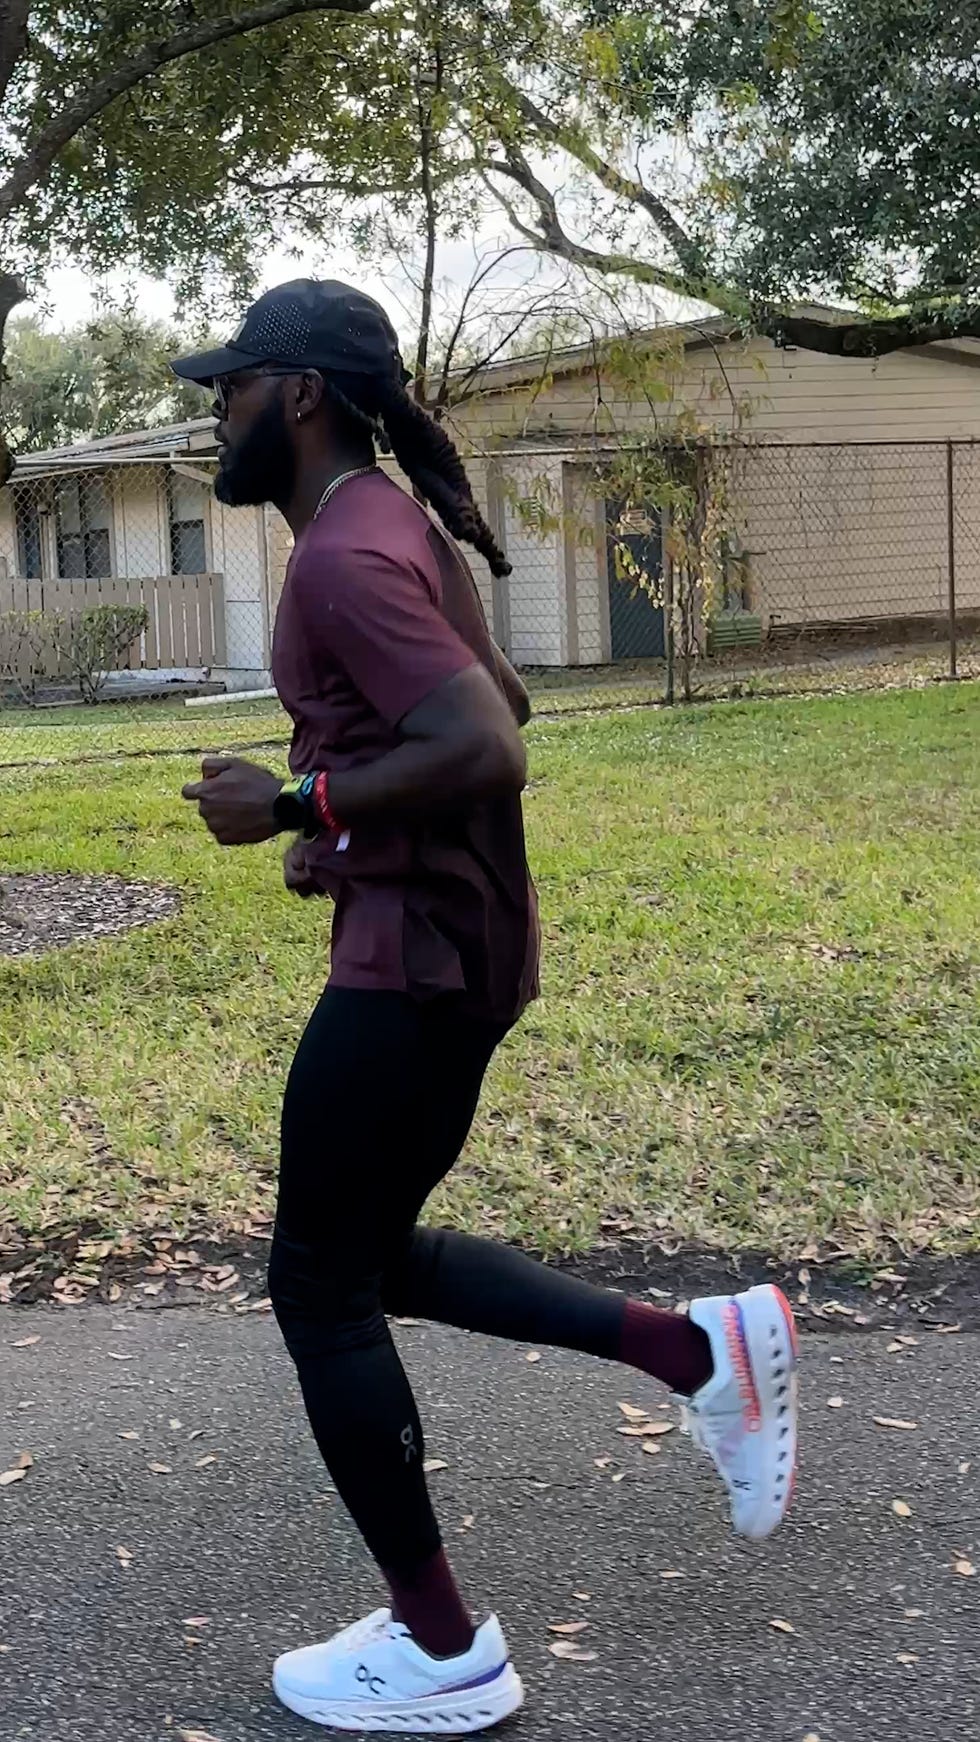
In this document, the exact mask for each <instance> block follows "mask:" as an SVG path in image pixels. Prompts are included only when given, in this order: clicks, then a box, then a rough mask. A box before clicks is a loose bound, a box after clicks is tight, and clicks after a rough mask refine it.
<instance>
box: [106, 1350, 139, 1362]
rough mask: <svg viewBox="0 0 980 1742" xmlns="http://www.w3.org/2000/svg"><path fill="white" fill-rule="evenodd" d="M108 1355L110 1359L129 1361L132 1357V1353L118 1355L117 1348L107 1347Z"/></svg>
mask: <svg viewBox="0 0 980 1742" xmlns="http://www.w3.org/2000/svg"><path fill="white" fill-rule="evenodd" d="M108 1355H109V1360H110V1361H131V1360H132V1359H133V1357H132V1355H120V1353H119V1351H118V1350H117V1349H109V1350H108Z"/></svg>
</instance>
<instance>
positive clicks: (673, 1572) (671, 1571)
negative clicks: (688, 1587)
mask: <svg viewBox="0 0 980 1742" xmlns="http://www.w3.org/2000/svg"><path fill="white" fill-rule="evenodd" d="M660 1577H661V1578H662V1579H682V1578H683V1577H684V1574H683V1573H681V1572H678V1570H677V1568H676V1567H668V1568H667V1571H666V1572H664V1573H661V1574H660Z"/></svg>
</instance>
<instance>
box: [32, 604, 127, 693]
mask: <svg viewBox="0 0 980 1742" xmlns="http://www.w3.org/2000/svg"><path fill="white" fill-rule="evenodd" d="M148 621H149V617H148V613H147V610H146V606H145V605H90V606H88V608H87V609H86V610H84V611H79V612H77V613H75V614H74V615H73V616H70V617H61V618H60V619H59V621H58V627H57V629H56V632H55V640H56V645H57V649H58V654H59V657H60V659H61V662H62V664H63V665H64V666H65V667H66V668H67V669H68V670H69V671H70V672H71V674H72V676H73V677H74V678H75V679H76V680H77V682H78V687H79V690H80V692H81V696H82V700H83V701H84V702H89V703H91V702H96V701H98V699H99V695H100V693H101V691H102V689H103V688H104V686H105V681H106V678H107V677H108V676H109V673H110V672H111V671H115V670H116V669H117V667H118V664H119V661H120V659H121V658H122V656H123V654H124V653H125V652H126V651H127V649H128V648H130V647H131V646H132V644H133V642H134V641H135V640H136V638H137V636H139V635H142V633H143V631H144V629H145V628H146V625H147V623H148Z"/></svg>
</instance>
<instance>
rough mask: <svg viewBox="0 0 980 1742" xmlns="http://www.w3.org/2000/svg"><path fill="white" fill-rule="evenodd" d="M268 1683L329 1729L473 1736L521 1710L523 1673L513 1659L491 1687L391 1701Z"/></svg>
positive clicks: (293, 1706)
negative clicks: (324, 1695)
mask: <svg viewBox="0 0 980 1742" xmlns="http://www.w3.org/2000/svg"><path fill="white" fill-rule="evenodd" d="M272 1686H273V1690H274V1692H275V1695H276V1698H277V1699H278V1700H280V1701H281V1702H282V1704H283V1705H284V1706H287V1707H288V1708H289V1710H290V1711H291V1712H295V1713H296V1714H297V1716H298V1717H300V1718H309V1719H310V1721H311V1723H314V1724H323V1725H325V1726H326V1727H327V1728H328V1729H331V1730H351V1731H355V1732H357V1733H358V1734H359V1735H362V1736H367V1735H370V1736H379V1735H389V1736H473V1735H475V1734H476V1732H477V1731H478V1730H491V1729H493V1727H494V1725H495V1724H502V1723H503V1722H504V1720H505V1719H506V1718H510V1717H512V1716H513V1714H514V1713H515V1712H517V1711H519V1710H520V1708H521V1706H522V1705H523V1704H524V1688H523V1685H522V1683H521V1678H520V1676H519V1675H518V1674H517V1671H516V1670H515V1669H514V1667H513V1665H512V1664H508V1665H507V1668H506V1670H505V1671H504V1673H503V1675H501V1676H498V1677H497V1679H496V1680H495V1681H494V1682H493V1684H492V1687H491V1688H473V1689H471V1690H468V1691H467V1692H466V1693H465V1694H462V1693H456V1694H435V1695H433V1696H432V1697H431V1698H429V1699H421V1700H409V1701H407V1702H406V1703H405V1704H404V1705H399V1704H396V1703H395V1702H393V1701H392V1702H389V1701H382V1700H378V1701H377V1702H374V1701H372V1703H371V1707H370V1710H365V1707H364V1702H363V1700H336V1701H332V1702H329V1703H328V1702H327V1701H324V1700H316V1699H310V1698H308V1697H306V1696H305V1695H302V1694H297V1693H294V1692H292V1690H291V1689H290V1688H288V1687H286V1686H285V1685H284V1684H283V1683H282V1681H281V1678H280V1677H279V1676H278V1675H275V1674H274V1675H273V1678H272Z"/></svg>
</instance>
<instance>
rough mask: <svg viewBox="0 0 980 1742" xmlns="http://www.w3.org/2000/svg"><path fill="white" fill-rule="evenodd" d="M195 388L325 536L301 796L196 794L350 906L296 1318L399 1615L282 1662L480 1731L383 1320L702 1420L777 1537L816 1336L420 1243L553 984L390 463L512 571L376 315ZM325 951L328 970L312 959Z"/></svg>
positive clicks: (451, 578) (435, 549) (200, 364)
mask: <svg viewBox="0 0 980 1742" xmlns="http://www.w3.org/2000/svg"><path fill="white" fill-rule="evenodd" d="M174 367H175V369H176V372H177V374H178V375H180V376H182V377H183V378H184V379H186V380H190V381H195V382H198V383H200V384H201V385H202V386H204V385H210V386H212V388H213V393H214V407H215V413H216V416H217V418H218V429H217V441H218V448H219V452H220V462H219V468H218V476H217V481H216V485H215V489H216V493H217V495H218V496H219V498H220V499H221V501H222V502H225V503H232V504H234V503H241V504H261V503H265V502H267V501H271V502H274V503H275V504H276V506H277V507H278V508H279V509H281V511H282V513H283V514H284V515H285V517H286V520H287V521H288V522H289V525H290V526H291V528H292V530H293V534H294V536H295V541H296V542H295V548H294V550H293V554H292V557H291V560H290V563H289V569H288V572H287V575H286V580H285V584H284V587H283V593H282V599H281V601H280V605H279V612H278V618H277V621H276V628H275V638H274V647H273V671H274V677H275V682H276V687H277V689H278V691H279V694H280V696H281V698H282V701H283V704H284V706H285V707H286V709H287V710H288V712H289V714H290V715H291V717H292V720H293V723H294V731H293V740H292V750H291V755H290V765H291V769H292V773H293V776H294V778H293V779H292V780H291V781H290V782H289V783H288V784H285V785H284V784H283V783H282V782H281V781H280V780H279V779H278V778H277V777H276V776H275V775H273V774H271V773H269V772H268V771H266V770H265V769H261V768H256V767H253V766H252V765H251V764H249V763H244V762H239V761H234V760H232V761H225V760H223V759H220V758H216V759H209V760H208V761H207V762H206V763H205V766H204V769H203V775H204V778H203V779H202V780H201V781H200V782H197V783H195V784H193V785H191V786H188V787H187V788H185V792H184V796H185V798H187V799H189V800H191V801H193V802H194V803H196V804H197V805H198V806H199V807H200V812H201V815H202V817H203V819H204V821H205V823H206V824H207V826H208V828H209V829H210V830H211V832H212V834H213V835H214V836H215V837H216V839H217V840H218V841H219V842H221V843H222V844H223V845H225V846H234V845H239V844H243V843H247V842H255V841H264V840H268V839H271V838H272V837H273V836H274V835H276V834H278V833H280V832H283V831H291V832H294V833H295V834H296V840H295V841H294V842H293V844H292V845H291V846H290V847H289V848H288V850H287V853H286V881H287V884H288V886H289V887H290V888H292V889H294V890H296V892H297V893H298V894H300V895H302V896H308V895H311V894H323V893H326V894H329V895H330V896H331V897H332V898H333V902H334V918H333V937H332V951H331V966H330V978H329V981H328V984H327V988H326V990H325V992H324V993H323V996H322V998H321V999H320V1002H319V1004H318V1005H317V1008H316V1010H315V1011H314V1013H313V1016H312V1018H311V1020H310V1023H309V1026H308V1028H307V1030H306V1033H305V1035H304V1036H303V1039H302V1040H301V1042H300V1045H299V1050H298V1052H297V1054H296V1058H295V1061H294V1063H293V1066H292V1070H291V1072H290V1075H289V1081H288V1084H287V1088H286V1094H285V1102H284V1106H283V1114H282V1152H281V1172H280V1181H279V1201H278V1209H277V1215H276V1226H275V1236H274V1240H273V1245H272V1253H271V1261H270V1272H269V1292H270V1295H271V1298H272V1303H273V1307H274V1310H275V1313H276V1317H277V1319H278V1322H279V1325H280V1328H281V1330H282V1333H283V1336H284V1339H285V1341H286V1344H287V1346H288V1348H289V1351H290V1354H291V1355H292V1358H293V1360H294V1362H295V1364H296V1368H297V1371H298V1375H299V1381H300V1385H301V1387H302V1392H303V1397H304V1401H305V1403H306V1408H307V1412H308V1414H309V1418H310V1423H311V1426H312V1428H313V1432H314V1434H315V1436H316V1440H317V1444H318V1446H319V1448H320V1451H321V1453H322V1455H323V1459H324V1462H325V1463H326V1465H327V1468H328V1470H329V1472H330V1476H331V1478H332V1480H333V1483H334V1485H335V1486H336V1489H337V1492H338V1493H339V1495H340V1496H341V1498H342V1500H343V1501H344V1503H345V1504H346V1506H347V1507H348V1509H349V1511H350V1513H351V1515H352V1517H353V1519H354V1521H355V1523H356V1525H357V1527H358V1529H359V1530H360V1532H361V1534H362V1536H363V1538H364V1540H365V1542H366V1544H367V1546H368V1548H369V1550H370V1552H371V1554H372V1555H373V1557H374V1559H375V1561H376V1562H377V1565H378V1567H379V1569H380V1571H381V1574H382V1575H383V1579H384V1582H385V1584H386V1585H387V1588H388V1591H389V1593H390V1604H389V1606H388V1607H385V1608H382V1609H379V1610H378V1611H377V1612H376V1613H374V1614H372V1615H370V1616H369V1617H368V1618H367V1620H365V1621H363V1622H359V1623H358V1624H356V1625H355V1626H354V1627H350V1628H347V1629H346V1630H345V1631H344V1632H342V1633H340V1634H338V1635H337V1636H336V1637H335V1638H333V1639H330V1640H328V1641H327V1642H326V1643H324V1644H317V1645H311V1646H307V1647H305V1648H304V1649H302V1650H298V1651H292V1652H289V1653H287V1654H286V1656H284V1657H281V1658H280V1659H279V1661H278V1662H277V1663H276V1665H275V1671H274V1687H275V1690H276V1693H277V1694H278V1695H279V1698H280V1699H281V1700H282V1701H283V1702H284V1703H285V1704H286V1705H287V1706H289V1707H290V1708H291V1709H292V1710H293V1711H294V1712H298V1713H300V1714H302V1715H303V1716H305V1717H308V1718H311V1719H313V1720H314V1722H316V1723H320V1724H324V1725H329V1726H332V1727H333V1728H335V1729H339V1730H353V1731H362V1732H379V1731H388V1732H398V1733H404V1732H406V1731H408V1732H417V1731H419V1730H425V1731H429V1730H430V1729H431V1731H432V1732H433V1733H436V1732H437V1731H438V1733H439V1734H440V1735H448V1736H453V1735H463V1734H468V1733H470V1732H472V1731H477V1730H483V1729H488V1728H490V1727H491V1726H492V1725H494V1724H496V1723H498V1722H499V1721H500V1720H501V1719H503V1718H505V1717H507V1716H508V1714H510V1713H511V1712H513V1711H515V1710H516V1709H517V1707H518V1706H519V1705H520V1704H521V1702H522V1699H523V1691H522V1688H521V1683H520V1680H519V1678H518V1675H517V1672H516V1670H515V1669H514V1667H513V1665H512V1663H511V1661H510V1658H509V1655H508V1651H507V1646H506V1644H505V1641H504V1636H503V1633H502V1631H501V1628H500V1625H499V1623H498V1621H497V1620H496V1618H495V1617H493V1616H491V1617H490V1619H488V1620H485V1621H483V1622H482V1624H481V1625H476V1624H475V1623H474V1621H473V1619H472V1615H471V1611H470V1609H469V1607H468V1605H467V1603H466V1601H465V1600H464V1598H463V1596H462V1595H461V1593H460V1591H459V1589H458V1587H457V1585H456V1582H455V1580H454V1577H453V1573H452V1570H451V1568H450V1566H449V1563H448V1561H447V1558H446V1554H445V1551H444V1549H443V1546H442V1542H441V1538H440V1534H439V1527H438V1525H437V1523H436V1519H435V1516H434V1514H433V1510H432V1506H431V1504H430V1500H429V1495H428V1492H427V1488H426V1480H425V1474H424V1458H425V1446H424V1442H423V1437H422V1427H421V1423H420V1421H419V1417H418V1412H417V1410H416V1406H415V1400H414V1398H413V1396H412V1392H411V1388H410V1386H409V1383H408V1380H407V1378H406V1375H405V1372H404V1369H403V1368H402V1365H401V1362H400V1360H399V1358H398V1353H397V1350H396V1348H395V1345H394V1343H393V1341H392V1338H391V1335H390V1332H389V1330H388V1323H387V1317H386V1315H388V1314H395V1315H404V1316H406V1317H413V1318H421V1319H433V1320H436V1321H438V1322H439V1323H441V1324H448V1325H455V1326H459V1327H461V1328H462V1329H464V1330H469V1331H480V1332H483V1333H485V1334H489V1335H492V1336H500V1337H510V1338H515V1339H518V1340H520V1341H526V1342H531V1343H536V1344H552V1345H555V1346H558V1347H561V1348H566V1349H577V1350H582V1351H585V1352H586V1353H588V1354H592V1355H596V1356H599V1357H601V1358H602V1359H604V1360H608V1361H620V1362H623V1363H625V1364H626V1365H628V1366H631V1367H634V1368H636V1369H637V1370H639V1371H640V1372H642V1373H646V1374H649V1375H650V1376H651V1377H653V1378H654V1379H657V1380H660V1381H661V1382H662V1383H663V1384H665V1385H667V1386H669V1387H670V1388H671V1389H672V1390H673V1391H674V1392H675V1393H676V1394H678V1396H680V1397H681V1398H683V1399H684V1401H685V1403H686V1404H687V1407H688V1411H689V1415H690V1420H691V1424H692V1428H693V1431H694V1434H695V1437H696V1438H697V1439H698V1441H699V1442H700V1444H701V1445H702V1446H703V1447H704V1448H705V1449H706V1450H707V1451H708V1452H709V1453H710V1454H711V1457H712V1458H713V1460H714V1463H715V1466H716V1468H717V1470H718V1473H719V1475H720V1476H721V1478H722V1480H723V1482H724V1484H725V1486H726V1488H727V1491H728V1494H729V1497H730V1502H731V1509H732V1517H733V1522H734V1525H735V1528H736V1530H738V1531H740V1532H741V1533H742V1534H743V1535H746V1536H750V1537H764V1536H768V1535H769V1533H770V1532H771V1531H772V1530H773V1529H775V1527H776V1525H777V1524H778V1523H779V1521H780V1520H781V1518H782V1517H783V1515H784V1513H785V1511H786V1508H787V1506H788V1504H789V1500H790V1495H791V1491H792V1485H793V1475H794V1468H795V1461H796V1386H795V1342H794V1335H793V1324H792V1315H791V1313H790V1310H789V1307H788V1305H787V1303H786V1302H785V1300H784V1299H783V1297H782V1296H781V1295H780V1293H779V1291H778V1290H777V1289H775V1288H770V1287H762V1288H753V1289H750V1290H748V1292H747V1293H745V1294H741V1295H736V1296H722V1297H718V1298H713V1299H705V1300H698V1301H695V1302H693V1303H692V1305H691V1307H690V1310H689V1312H687V1313H671V1312H665V1311H662V1310H661V1309H660V1308H658V1307H655V1306H652V1305H649V1304H648V1303H647V1302H645V1301H637V1300H628V1299H626V1298H625V1297H624V1296H622V1295H619V1294H616V1293H612V1292H608V1291H606V1290H603V1289H599V1288H594V1287H592V1286H590V1285H589V1284H587V1283H584V1282H580V1281H577V1280H574V1279H573V1278H571V1277H569V1276H565V1275H562V1274H560V1273H558V1272H556V1271H553V1270H550V1269H548V1268H547V1267H545V1266H544V1265H541V1264H538V1263H535V1262H534V1261H533V1260H532V1259H530V1258H528V1257H525V1256H524V1255H523V1254H521V1253H519V1252H516V1251H513V1250H511V1249H509V1248H508V1247H506V1246H502V1245H498V1244H496V1243H494V1242H492V1241H489V1240H480V1239H474V1238H472V1237H470V1236H468V1235H463V1234H456V1233H450V1232H443V1231H438V1230H436V1229H432V1228H426V1227H420V1226H419V1225H418V1218H419V1215H420V1212H421V1210H422V1207H423V1205H424V1204H425V1201H426V1199H427V1198H428V1197H429V1195H430V1193H431V1192H432V1191H433V1189H434V1188H435V1187H436V1186H437V1185H438V1184H439V1182H440V1180H442V1179H444V1178H445V1176H446V1174H447V1173H448V1172H449V1170H450V1169H451V1168H452V1166H453V1164H454V1162H455V1161H456V1159H457V1157H458V1156H459V1154H460V1151H461V1150H462V1148H463V1145H464V1143H465V1141H466V1137H467V1134H468V1132H469V1129H470V1124H471V1122H472V1119H473V1116H474V1113H475V1110H476V1106H477V1102H478V1100H479V1096H480V1090H481V1086H482V1083H483V1078H484V1074H485V1072H486V1069H487V1066H488V1064H489V1062H490V1059H491V1057H492V1055H493V1053H494V1051H495V1049H496V1048H497V1046H499V1044H500V1043H501V1041H502V1040H503V1039H504V1037H505V1035H506V1034H507V1033H508V1032H509V1030H510V1029H511V1028H512V1027H513V1026H514V1024H515V1023H516V1022H517V1020H518V1018H519V1017H520V1015H521V1013H522V1011H523V1010H524V1008H525V1006H526V1005H527V1003H528V1002H529V1000H530V999H532V998H533V997H534V996H535V995H536V991H537V955H538V927H537V916H536V903H535V896H534V891H533V887H532V885H531V881H530V878H529V875H528V870H527V863H526V859H525V849H524V831H523V823H522V815H521V791H522V788H523V786H524V782H525V759H524V750H523V746H522V743H521V738H520V732H519V723H523V722H524V720H526V718H527V712H528V708H527V699H526V695H525V692H524V690H523V686H522V685H521V683H520V680H519V679H518V678H517V676H516V674H515V673H514V672H513V671H512V670H511V668H510V667H509V666H508V664H507V662H506V660H504V658H503V655H502V654H500V653H499V652H498V650H497V649H495V647H494V646H493V643H492V642H491V640H490V637H489V635H488V632H487V628H486V623H485V621H484V617H483V613H482V610H481V608H480V604H479V597H478V594H477V591H476V586H475V583H474V581H473V578H472V575H471V574H470V571H469V569H468V567H467V566H466V564H465V562H464V561H463V559H462V556H461V554H460V552H459V551H458V549H457V547H456V545H455V544H454V543H453V542H452V541H451V539H450V538H448V537H447V536H446V533H444V532H443V531H442V530H441V529H440V528H439V527H438V526H437V524H436V522H435V521H434V520H433V519H431V518H430V516H429V515H428V514H427V513H426V511H425V509H424V508H423V507H422V506H421V505H420V503H419V501H417V500H413V499H412V497H411V496H409V495H408V494H407V493H406V492H404V491H402V490H401V489H400V488H399V487H398V486H397V485H396V484H395V483H393V482H392V481H390V480H389V479H388V478H386V477H385V476H384V474H383V473H382V472H381V471H380V470H379V469H378V467H377V466H376V464H375V452H376V449H377V448H378V447H381V448H382V449H383V450H384V451H389V450H390V451H392V452H393V453H394V456H395V458H396V459H397V461H398V464H399V466H400V467H401V470H402V472H403V473H404V475H405V476H406V477H407V478H408V480H409V481H410V482H411V484H412V485H413V486H414V488H415V490H416V492H417V494H418V496H419V497H421V498H422V499H423V500H424V501H425V502H427V503H429V504H430V505H431V507H432V508H434V509H435V511H436V513H437V514H438V516H439V518H440V520H441V521H442V523H443V525H444V526H445V527H446V528H447V529H448V532H449V533H451V534H452V535H453V537H454V538H455V539H462V540H464V541H466V542H467V543H469V544H471V545H473V546H474V547H475V548H476V549H477V550H478V551H480V552H481V554H482V555H483V556H484V557H485V558H486V560H487V562H488V563H489V565H490V568H491V569H492V571H493V572H494V574H496V575H506V574H508V573H509V566H508V564H507V562H506V560H505V558H504V555H503V553H502V552H501V550H500V549H499V548H498V546H497V544H496V542H495V539H494V536H493V534H492V532H491V530H490V528H489V527H488V526H487V524H486V522H485V521H484V519H483V518H482V516H481V514H480V512H479V509H478V508H477V506H476V504H475V502H474V499H473V496H472V493H471V490H470V486H469V483H468V481H467V478H466V474H465V472H464V470H463V466H462V464H461V461H460V458H459V455H458V454H457V452H456V450H455V448H454V447H453V445H452V443H451V441H450V440H449V439H448V437H447V436H446V434H445V431H444V430H442V429H441V428H440V427H439V425H438V424H436V423H435V422H434V421H433V420H432V419H431V418H430V417H428V416H427V414H426V413H425V411H424V410H423V409H422V408H421V407H420V406H419V405H417V404H416V403H415V401H414V400H413V399H411V398H410V397H409V395H408V394H407V393H406V391H405V380H406V376H405V373H404V370H403V368H402V363H401V358H400V356H399V353H398V343H397V339H396V336H395V333H394V331H393V329H392V327H391V326H390V324H389V322H388V320H387V317H386V316H385V314H384V312H383V311H382V310H381V309H380V308H379V307H378V305H377V304H376V303H374V302H372V301H371V300H370V299H369V298H367V297H365V296H362V295H361V294H360V293H359V292H358V291H355V290H351V289H349V288H348V287H346V286H344V285H342V284H337V283H333V282H327V283H317V282H313V281H310V280H300V281H297V282H295V283H291V284H285V285H282V286H280V287H279V288H278V289H277V290H273V291H270V292H268V293H267V294H266V295H265V296H262V297H260V298H259V300H258V301H257V302H256V303H255V304H253V306H252V308H251V309H250V310H249V312H248V314H247V316H246V318H245V321H244V323H243V324H242V326H241V327H240V328H239V330H238V332H237V333H236V335H235V337H234V339H233V340H232V341H231V342H230V344H228V345H227V346H225V347H224V348H223V349H220V350H216V351H212V352H208V353H205V354H203V355H200V356H196V357H188V358H185V359H183V360H182V361H180V362H178V363H177V364H175V365H174ZM311 930H312V928H311ZM309 948H310V960H311V966H312V967H313V971H314V972H315V963H316V961H317V959H318V955H319V949H320V945H319V942H318V940H317V938H316V936H315V935H313V936H311V940H310V945H309Z"/></svg>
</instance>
